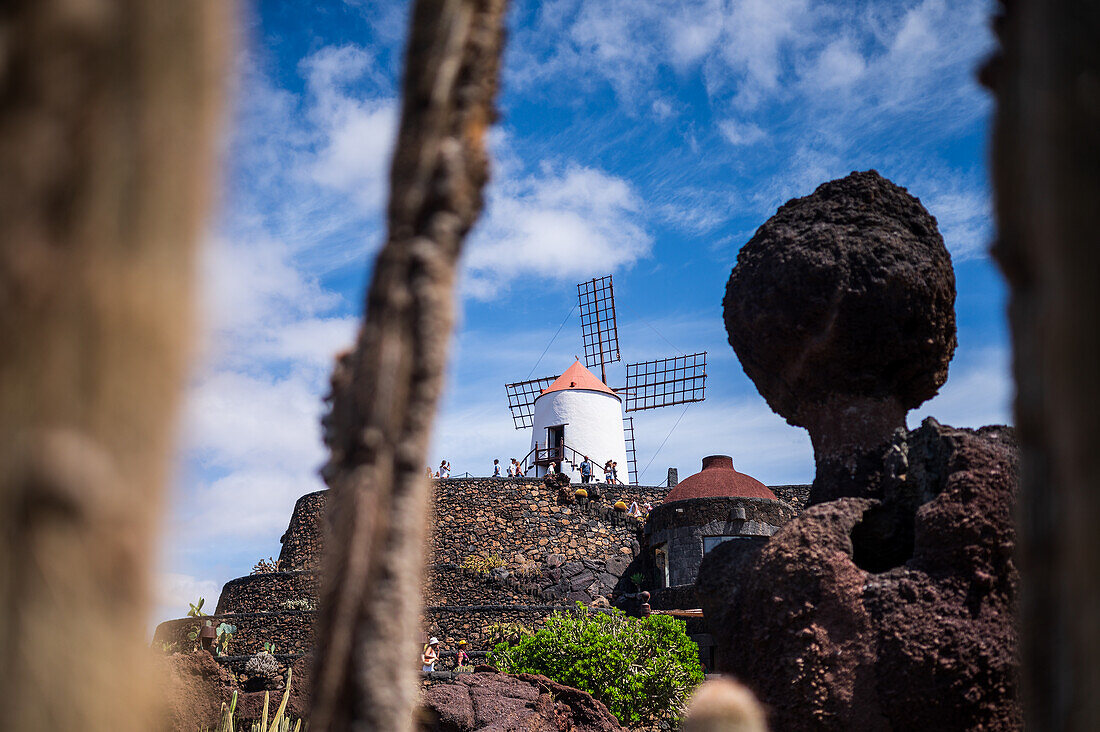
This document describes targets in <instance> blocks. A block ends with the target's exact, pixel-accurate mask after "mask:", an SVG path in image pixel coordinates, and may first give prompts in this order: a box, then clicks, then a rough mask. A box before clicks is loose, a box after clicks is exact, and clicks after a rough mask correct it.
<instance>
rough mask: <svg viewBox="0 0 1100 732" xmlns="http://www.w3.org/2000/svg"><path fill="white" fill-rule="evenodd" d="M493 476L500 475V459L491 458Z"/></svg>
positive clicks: (497, 476)
mask: <svg viewBox="0 0 1100 732" xmlns="http://www.w3.org/2000/svg"><path fill="white" fill-rule="evenodd" d="M493 477H494V478H499V477H501V476H500V460H498V459H496V458H493Z"/></svg>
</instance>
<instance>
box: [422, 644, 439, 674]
mask: <svg viewBox="0 0 1100 732" xmlns="http://www.w3.org/2000/svg"><path fill="white" fill-rule="evenodd" d="M438 660H439V639H438V638H436V637H435V636H434V635H433V636H432V637H431V638H430V639H429V640H428V643H427V645H425V646H424V651H423V652H422V653H421V654H420V663H421V666H420V671H421V673H425V674H430V673H431V672H432V671H435V662H436V661H438Z"/></svg>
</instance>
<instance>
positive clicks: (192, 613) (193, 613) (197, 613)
mask: <svg viewBox="0 0 1100 732" xmlns="http://www.w3.org/2000/svg"><path fill="white" fill-rule="evenodd" d="M204 602H206V598H204V597H200V598H199V601H198V602H197V603H195V602H189V603H187V604H188V605H190V606H191V609H190V610H188V611H187V617H189V618H199V617H203V616H205V615H206V613H204V612H203V611H202V605H203V603H204Z"/></svg>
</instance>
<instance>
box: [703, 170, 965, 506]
mask: <svg viewBox="0 0 1100 732" xmlns="http://www.w3.org/2000/svg"><path fill="white" fill-rule="evenodd" d="M954 303H955V275H954V272H953V271H952V268H951V257H950V255H949V254H948V252H947V249H946V247H945V246H944V243H943V237H941V236H940V234H939V231H938V230H937V227H936V220H935V218H933V217H932V216H931V215H930V214H929V213H928V211H926V210H925V208H924V206H922V205H921V203H920V201H918V200H917V199H916V198H914V197H913V196H911V195H909V193H908V192H906V190H905V189H904V188H901V187H899V186H897V185H895V184H893V183H891V182H890V181H888V180H886V179H885V178H883V177H882V176H880V175H879V174H878V173H877V172H875V171H873V170H870V171H867V172H862V173H852V174H851V175H849V176H848V177H846V178H842V179H840V180H834V181H831V182H829V183H825V184H823V185H821V186H819V187H818V189H817V190H816V191H814V193H813V194H812V195H809V196H806V197H805V198H797V199H794V200H791V201H789V202H787V203H786V204H785V205H784V206H783V207H782V208H780V209H779V211H778V212H777V213H776V214H775V216H773V217H772V218H771V219H769V220H768V221H767V222H766V223H765V224H764V225H763V226H761V227H760V228H759V229H758V230H757V231H756V233H755V235H754V236H753V237H752V239H750V240H749V242H748V243H747V244H745V246H744V247H742V249H741V251H740V253H739V254H738V255H737V265H736V266H735V267H734V269H733V272H732V273H731V275H730V279H729V283H728V285H727V287H726V296H725V300H724V301H723V306H724V312H725V321H726V330H727V332H728V334H729V341H730V345H732V346H733V349H734V350H735V351H736V352H737V356H738V358H739V359H740V360H741V365H742V366H743V367H744V369H745V373H746V374H748V376H749V378H751V379H752V380H753V382H754V383H755V384H756V387H757V389H759V391H760V393H761V395H763V397H764V398H765V399H766V400H767V402H768V405H769V406H771V408H772V409H773V410H775V412H777V413H778V414H780V415H781V416H783V417H784V418H786V420H787V421H788V422H789V423H791V424H793V425H798V426H801V427H805V428H806V429H807V430H808V431H809V433H810V437H811V439H812V440H813V445H814V452H815V455H816V458H817V479H816V480H815V481H814V488H813V492H812V495H811V499H810V502H811V503H820V502H821V501H825V500H830V499H832V498H837V497H840V496H846V495H849V496H857V497H872V498H877V497H879V496H880V495H881V484H880V483H881V481H880V479H879V477H878V473H879V472H880V471H881V466H882V464H883V453H884V452H885V451H886V450H888V449H889V443H890V441H891V438H892V436H893V433H894V432H895V431H896V430H897V429H899V428H903V427H904V426H905V413H906V411H908V410H909V409H912V408H914V407H916V406H917V405H919V404H921V403H922V402H924V401H925V400H926V399H929V398H930V397H932V396H934V395H935V394H936V391H937V390H938V389H939V387H940V386H941V385H942V384H943V383H944V381H945V380H946V378H947V366H948V363H949V362H950V360H951V357H952V355H953V354H954V351H955V344H956V341H955V311H954Z"/></svg>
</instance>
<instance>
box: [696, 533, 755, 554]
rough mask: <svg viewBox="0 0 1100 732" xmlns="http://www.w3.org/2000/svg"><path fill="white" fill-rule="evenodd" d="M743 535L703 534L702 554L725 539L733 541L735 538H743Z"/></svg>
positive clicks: (725, 540)
mask: <svg viewBox="0 0 1100 732" xmlns="http://www.w3.org/2000/svg"><path fill="white" fill-rule="evenodd" d="M744 538H745V537H743V536H704V537H703V554H704V555H705V554H707V553H709V552H710V550H711V549H713V548H714V547H716V546H718V545H719V544H722V543H724V542H727V541H735V540H737V539H744Z"/></svg>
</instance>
